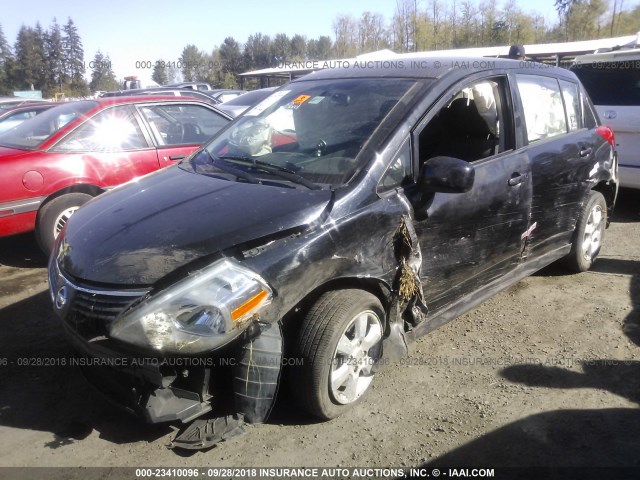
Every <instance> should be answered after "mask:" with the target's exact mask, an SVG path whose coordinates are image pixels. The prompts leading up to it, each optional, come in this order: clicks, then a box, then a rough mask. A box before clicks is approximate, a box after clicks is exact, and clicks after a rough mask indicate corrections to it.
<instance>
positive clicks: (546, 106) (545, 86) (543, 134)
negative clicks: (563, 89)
mask: <svg viewBox="0 0 640 480" xmlns="http://www.w3.org/2000/svg"><path fill="white" fill-rule="evenodd" d="M516 79H517V84H518V92H519V93H520V99H521V100H522V108H523V110H524V121H525V123H526V126H527V138H528V139H529V142H535V141H537V140H541V139H543V138H549V137H555V136H556V135H562V134H563V133H567V121H566V118H565V113H564V107H563V105H562V97H561V96H560V87H559V86H558V81H557V80H556V79H555V78H551V77H543V76H541V75H517V76H516Z"/></svg>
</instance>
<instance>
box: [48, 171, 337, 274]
mask: <svg viewBox="0 0 640 480" xmlns="http://www.w3.org/2000/svg"><path fill="white" fill-rule="evenodd" d="M331 195H332V193H331V192H330V191H328V190H300V189H293V188H287V187H280V186H268V185H256V184H246V183H239V182H234V181H227V180H223V179H217V178H212V177H207V176H204V175H198V174H194V173H190V172H187V171H184V170H182V169H180V168H177V167H171V168H168V169H165V170H161V171H159V172H157V173H154V174H151V175H148V176H146V177H143V178H141V179H140V180H138V181H137V182H132V183H129V184H127V185H124V186H122V187H120V188H116V189H115V190H113V191H111V192H109V193H107V194H104V195H102V196H100V197H98V198H96V199H94V200H92V201H91V202H89V203H87V204H86V205H85V206H83V207H82V208H81V209H80V210H78V211H77V212H76V213H75V214H74V215H73V216H72V217H71V219H70V220H69V222H68V223H67V226H66V231H65V242H66V245H65V246H64V247H63V249H62V251H63V257H62V259H61V263H62V268H63V270H64V271H65V272H67V273H68V274H70V275H72V276H73V277H75V278H77V279H81V280H85V281H89V282H97V283H101V284H113V285H130V286H133V285H136V286H141V285H151V284H153V283H155V282H156V281H157V280H159V279H160V278H162V277H163V276H165V275H167V274H168V273H170V272H172V271H174V270H175V269H177V268H179V267H181V266H183V265H186V264H188V263H189V262H192V261H193V260H196V259H198V258H201V257H203V256H206V255H210V254H213V253H216V252H219V251H221V250H225V249H227V248H229V247H232V246H234V245H241V244H243V243H246V242H249V241H251V240H255V239H259V238H262V237H268V236H270V235H273V234H277V233H278V232H283V231H286V230H288V229H291V228H295V227H298V226H301V225H307V224H309V223H311V222H313V221H314V220H317V219H318V218H320V217H321V216H322V215H323V213H324V211H325V210H326V209H327V206H328V205H329V202H330V200H331Z"/></svg>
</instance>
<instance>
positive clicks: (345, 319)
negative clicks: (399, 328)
mask: <svg viewBox="0 0 640 480" xmlns="http://www.w3.org/2000/svg"><path fill="white" fill-rule="evenodd" d="M384 315H385V314H384V309H383V307H382V305H381V303H380V301H379V300H378V299H377V298H376V297H375V296H374V295H372V294H370V293H368V292H365V291H363V290H334V291H330V292H327V293H325V294H324V295H322V296H321V297H320V298H319V299H318V301H317V302H316V303H315V304H314V305H313V307H311V309H310V310H309V312H308V313H307V315H306V317H305V319H304V321H303V323H302V327H301V329H300V334H299V339H298V353H299V356H300V358H301V360H302V362H301V365H300V366H299V367H298V368H297V369H296V371H295V372H294V375H293V385H292V387H293V389H294V393H295V395H296V396H297V400H298V403H299V404H300V406H301V407H302V408H303V409H304V410H306V411H308V412H309V413H311V414H312V415H314V416H316V417H319V418H322V419H325V420H328V419H331V418H335V417H337V416H339V415H341V414H342V413H343V412H345V411H346V410H348V409H349V408H351V407H352V406H353V405H355V404H356V403H357V402H358V401H359V400H360V399H361V398H362V395H363V394H364V393H365V392H366V391H367V390H368V388H369V386H370V385H371V382H372V381H373V374H372V373H371V368H372V366H373V363H374V362H375V361H376V360H378V358H380V355H381V353H382V334H383V332H384V318H385V316H384ZM363 342H364V343H363Z"/></svg>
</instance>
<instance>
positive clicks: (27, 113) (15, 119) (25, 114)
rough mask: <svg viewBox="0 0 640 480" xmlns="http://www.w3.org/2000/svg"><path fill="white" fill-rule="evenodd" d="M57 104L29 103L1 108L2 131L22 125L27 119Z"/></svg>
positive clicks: (0, 128)
mask: <svg viewBox="0 0 640 480" xmlns="http://www.w3.org/2000/svg"><path fill="white" fill-rule="evenodd" d="M55 106H56V104H55V103H27V104H22V105H17V106H16V105H14V106H11V107H7V108H0V133H2V132H5V131H7V130H9V129H11V128H13V127H15V126H17V125H20V124H21V123H22V122H24V121H25V120H29V119H30V118H33V117H35V116H36V115H38V114H39V113H42V112H44V111H45V110H49V109H50V108H51V107H55Z"/></svg>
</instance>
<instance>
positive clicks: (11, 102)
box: [0, 97, 43, 110]
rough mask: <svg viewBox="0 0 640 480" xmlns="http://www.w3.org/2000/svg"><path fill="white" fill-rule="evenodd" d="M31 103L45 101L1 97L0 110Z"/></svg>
mask: <svg viewBox="0 0 640 480" xmlns="http://www.w3.org/2000/svg"><path fill="white" fill-rule="evenodd" d="M31 103H43V100H42V99H41V98H24V97H0V110H2V109H5V108H9V107H16V106H18V105H28V104H31Z"/></svg>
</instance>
